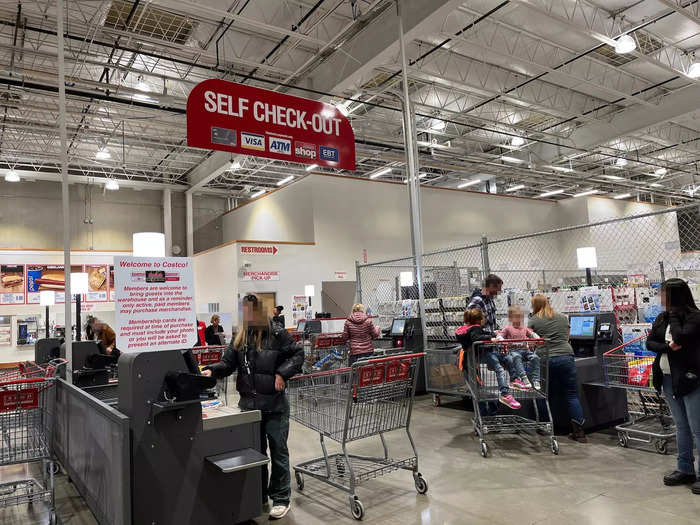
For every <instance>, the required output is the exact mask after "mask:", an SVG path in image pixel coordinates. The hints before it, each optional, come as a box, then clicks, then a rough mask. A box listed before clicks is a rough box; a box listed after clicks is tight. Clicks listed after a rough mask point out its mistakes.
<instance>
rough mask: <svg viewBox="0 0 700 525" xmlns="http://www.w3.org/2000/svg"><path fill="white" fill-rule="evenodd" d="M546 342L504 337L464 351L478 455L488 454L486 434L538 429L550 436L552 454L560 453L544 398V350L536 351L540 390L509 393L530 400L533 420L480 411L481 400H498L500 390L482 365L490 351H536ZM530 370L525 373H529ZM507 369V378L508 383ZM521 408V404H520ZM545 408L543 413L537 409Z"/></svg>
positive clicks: (545, 394)
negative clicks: (539, 364)
mask: <svg viewBox="0 0 700 525" xmlns="http://www.w3.org/2000/svg"><path fill="white" fill-rule="evenodd" d="M544 342H545V340H544V339H505V340H500V341H494V342H476V343H474V345H473V349H472V350H471V351H467V352H465V353H466V358H467V359H466V370H467V386H468V387H469V391H470V392H471V395H472V397H473V399H474V413H475V416H474V434H475V435H476V436H478V437H479V442H480V444H481V455H482V456H484V457H488V455H489V446H488V443H486V435H487V434H491V433H498V434H521V433H523V432H533V431H534V432H537V433H539V434H544V435H547V436H548V437H549V441H550V446H551V449H552V453H553V454H559V443H558V442H557V439H556V438H555V437H554V427H553V425H552V412H551V410H550V409H549V401H548V400H547V384H548V369H549V367H548V366H547V352H544V351H543V350H541V349H540V350H539V351H538V352H537V353H538V355H539V357H540V363H541V366H540V370H541V371H540V383H541V388H540V390H535V389H534V388H532V389H530V390H527V391H524V390H513V389H511V392H510V393H511V394H512V395H513V397H515V398H516V399H517V400H518V401H532V407H533V409H534V415H535V418H534V419H529V418H527V417H525V416H522V415H518V414H503V415H501V414H495V415H484V414H482V413H481V412H482V408H483V407H484V405H483V402H487V403H494V402H497V401H498V398H499V395H500V391H499V388H498V382H497V379H496V373H495V372H493V371H491V370H489V369H488V367H487V365H486V364H485V358H486V355H487V354H488V353H490V352H496V353H500V354H507V353H509V352H511V351H515V350H524V349H527V350H530V351H535V350H536V349H537V348H538V347H539V346H541V345H542V344H543V343H544ZM531 372H532V371H530V373H529V374H528V375H531ZM507 376H508V370H506V379H507V380H508V382H510V379H509V378H508V377H507ZM523 408H524V407H523ZM545 409H546V412H547V413H546V414H541V413H540V412H541V411H543V410H545Z"/></svg>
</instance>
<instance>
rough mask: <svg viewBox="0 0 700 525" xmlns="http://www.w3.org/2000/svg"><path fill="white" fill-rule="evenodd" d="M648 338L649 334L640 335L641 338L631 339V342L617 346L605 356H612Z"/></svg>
mask: <svg viewBox="0 0 700 525" xmlns="http://www.w3.org/2000/svg"><path fill="white" fill-rule="evenodd" d="M647 337H648V335H647V334H644V335H640V336H639V337H635V338H634V339H631V340H630V341H627V342H626V343H622V344H621V345H619V346H616V347H615V348H611V349H610V350H608V351H607V352H605V353H604V354H603V355H611V354H612V353H613V352H615V351H617V350H619V349H620V348H624V347H626V346H627V345H629V344H632V343H636V342H637V341H641V340H642V339H646V338H647Z"/></svg>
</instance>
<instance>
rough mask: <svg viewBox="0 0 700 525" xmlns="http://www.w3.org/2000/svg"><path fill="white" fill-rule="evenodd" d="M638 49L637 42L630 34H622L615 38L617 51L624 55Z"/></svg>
mask: <svg viewBox="0 0 700 525" xmlns="http://www.w3.org/2000/svg"><path fill="white" fill-rule="evenodd" d="M635 49H637V42H635V41H634V38H632V37H631V36H630V35H622V36H621V37H620V38H618V39H617V40H615V53H617V54H618V55H624V54H625V53H631V52H632V51H634V50H635Z"/></svg>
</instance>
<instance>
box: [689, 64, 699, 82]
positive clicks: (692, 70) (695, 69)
mask: <svg viewBox="0 0 700 525" xmlns="http://www.w3.org/2000/svg"><path fill="white" fill-rule="evenodd" d="M688 76H689V77H690V78H700V62H693V63H692V64H690V67H689V68H688Z"/></svg>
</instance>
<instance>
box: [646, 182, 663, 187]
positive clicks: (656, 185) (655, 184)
mask: <svg viewBox="0 0 700 525" xmlns="http://www.w3.org/2000/svg"><path fill="white" fill-rule="evenodd" d="M649 186H651V187H652V188H663V187H664V185H663V184H659V183H658V182H653V183H651V184H649Z"/></svg>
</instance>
